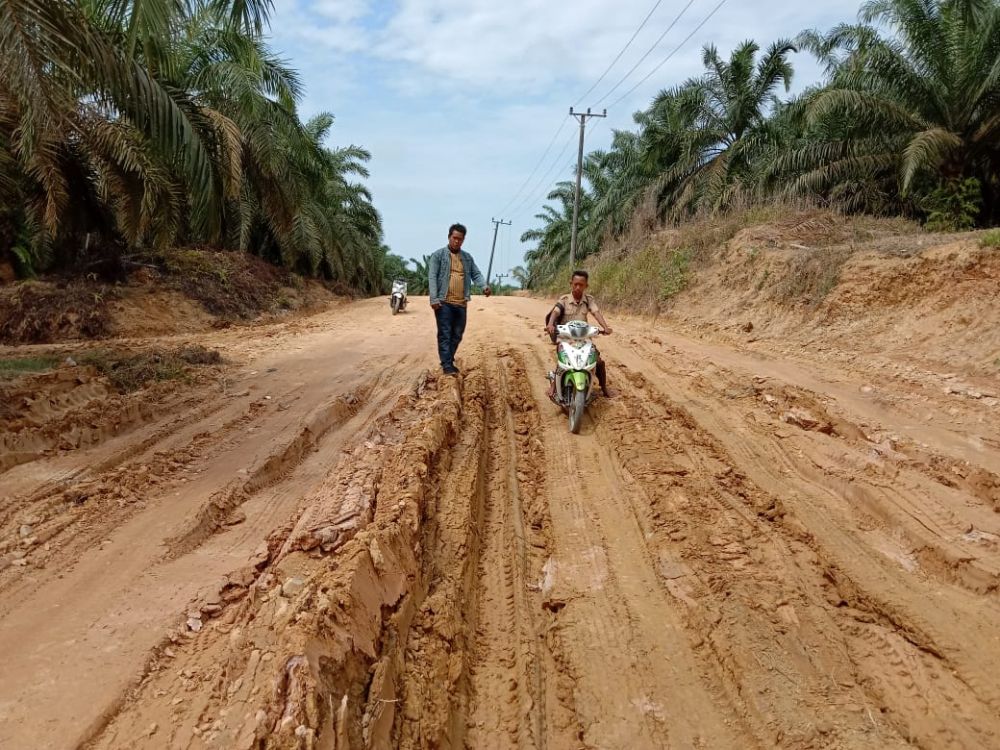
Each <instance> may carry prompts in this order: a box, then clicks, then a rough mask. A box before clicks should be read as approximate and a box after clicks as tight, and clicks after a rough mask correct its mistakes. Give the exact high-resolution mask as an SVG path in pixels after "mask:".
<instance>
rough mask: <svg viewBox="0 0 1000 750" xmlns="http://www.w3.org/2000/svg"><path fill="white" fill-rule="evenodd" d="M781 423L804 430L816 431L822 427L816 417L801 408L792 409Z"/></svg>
mask: <svg viewBox="0 0 1000 750" xmlns="http://www.w3.org/2000/svg"><path fill="white" fill-rule="evenodd" d="M781 421H782V422H786V423H787V424H793V425H795V426H796V427H801V428H802V429H803V430H815V429H817V428H818V427H819V426H820V422H819V420H818V419H816V417H814V416H813V415H812V414H810V413H809V412H808V411H806V410H805V409H800V408H799V407H795V408H794V409H790V410H789V411H786V412H785V413H784V414H782V415H781Z"/></svg>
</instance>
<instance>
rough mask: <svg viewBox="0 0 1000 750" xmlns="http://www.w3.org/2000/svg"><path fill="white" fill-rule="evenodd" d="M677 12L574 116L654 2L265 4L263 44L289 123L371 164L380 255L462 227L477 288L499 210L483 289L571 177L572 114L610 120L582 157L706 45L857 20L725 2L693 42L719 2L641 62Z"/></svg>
mask: <svg viewBox="0 0 1000 750" xmlns="http://www.w3.org/2000/svg"><path fill="white" fill-rule="evenodd" d="M687 2H688V0H661V2H660V3H659V5H658V7H656V10H655V11H654V12H653V14H652V15H651V17H650V19H649V21H648V23H647V24H646V26H645V27H644V28H643V29H642V31H640V32H639V34H638V35H637V36H636V38H635V41H634V42H633V43H632V45H631V46H630V47H629V49H628V50H627V51H626V52H625V54H624V55H623V56H622V58H621V59H620V60H619V61H618V63H617V64H616V65H615V66H614V67H613V68H612V70H611V71H610V72H609V73H608V74H607V77H606V78H605V79H604V80H603V81H601V83H600V85H598V86H597V87H596V89H595V90H594V92H593V93H592V94H591V95H589V96H587V97H586V98H585V99H583V100H581V97H582V95H583V94H584V92H586V91H587V90H588V89H589V88H590V87H591V85H592V84H593V83H594V82H595V81H597V79H598V78H599V76H600V75H601V74H602V72H604V70H605V69H606V68H607V67H608V65H609V63H611V61H612V60H613V59H614V58H615V56H616V55H617V54H618V52H619V51H620V50H621V48H622V47H623V45H625V43H626V42H627V41H628V40H629V38H630V37H631V36H632V34H633V33H634V32H635V30H636V28H637V27H638V26H639V24H640V23H641V21H642V20H643V19H644V18H645V17H646V15H647V14H648V13H649V12H650V10H651V9H652V8H653V7H654V5H656V1H655V0H615V1H614V2H610V1H609V0H575V1H574V2H572V3H556V2H551V1H550V2H544V1H543V0H504V2H500V1H499V0H490V1H489V2H487V1H485V0H396V1H395V2H386V1H384V0H382V1H379V0H275V3H274V5H275V7H274V12H273V14H272V20H271V43H272V45H273V46H274V47H275V49H276V50H277V51H278V52H280V53H281V54H282V55H283V56H284V57H285V58H286V59H287V60H288V61H289V62H290V63H291V65H292V66H293V67H294V68H296V69H297V70H298V71H299V73H300V74H301V76H302V79H303V82H304V84H305V88H306V94H305V97H304V100H303V101H302V104H301V112H302V115H303V116H304V117H308V116H311V115H313V114H316V113H317V112H321V111H329V112H332V113H333V114H334V115H335V117H336V122H335V125H334V128H333V133H332V136H331V145H347V144H350V143H354V144H357V145H361V146H364V147H365V148H367V149H368V150H370V151H371V152H372V161H371V164H370V168H371V172H372V175H371V179H370V180H369V181H368V184H369V186H370V187H371V189H372V191H373V193H374V197H375V204H376V206H377V207H378V209H379V210H380V211H381V213H382V216H383V220H384V224H385V231H386V241H387V243H388V244H389V246H390V247H391V248H392V250H393V252H395V253H398V254H399V255H402V256H403V257H405V258H410V257H420V256H421V255H423V254H425V253H429V252H430V251H431V250H433V249H436V248H438V247H441V246H442V245H444V244H445V235H446V233H447V228H448V225H449V224H451V223H452V222H455V221H461V222H462V223H464V224H466V225H467V226H468V227H469V234H468V237H467V238H466V245H465V246H466V249H467V250H469V251H470V252H472V253H473V255H474V256H475V257H476V260H477V262H478V263H479V265H480V267H481V269H482V271H483V273H485V272H486V265H487V261H488V259H489V252H490V243H491V240H492V232H493V225H492V224H491V223H490V219H491V218H492V217H497V218H500V217H501V215H500V213H499V212H500V211H501V210H502V211H503V212H504V213H503V218H505V219H508V220H511V221H513V226H511V227H509V228H508V227H503V228H502V229H501V232H500V237H499V239H498V241H497V257H496V259H495V260H494V274H496V273H498V272H505V271H507V270H509V269H510V268H511V267H512V266H515V265H517V264H519V263H521V260H522V254H523V251H524V249H526V248H524V247H522V246H521V243H520V242H519V240H518V238H519V236H520V234H521V232H523V231H524V230H525V229H528V228H530V227H532V226H534V225H535V224H536V223H537V222H536V221H534V220H533V215H534V214H535V213H536V212H537V211H538V209H539V208H540V207H541V205H542V204H543V203H544V199H545V195H546V193H547V192H548V191H549V189H550V188H551V186H552V184H553V183H554V182H555V181H556V180H558V179H569V178H571V177H572V174H573V168H574V164H575V161H576V138H577V132H578V131H577V127H576V125H575V123H574V121H573V120H570V119H569V118H568V110H569V107H570V105H574V104H577V102H579V104H580V105H581V106H582V107H587V106H595V109H596V108H599V107H600V108H602V107H608V118H607V120H593V121H591V124H589V125H588V133H587V150H591V149H595V148H604V147H607V146H608V145H609V143H610V138H611V129H612V128H618V129H625V128H629V127H631V125H632V113H633V112H634V111H636V110H639V109H642V108H644V107H645V106H646V105H647V104H648V103H649V101H650V99H651V98H652V97H653V96H654V95H655V94H656V93H657V92H658V91H659V90H660V89H663V88H667V87H669V86H672V85H674V84H677V83H680V82H681V81H683V80H685V79H686V78H689V77H691V76H694V75H698V74H699V73H700V71H701V67H702V66H701V48H702V47H703V46H704V45H705V44H708V43H714V44H715V45H716V46H717V47H718V48H719V50H720V52H722V53H723V54H724V55H728V52H729V51H730V50H731V49H732V48H733V47H734V46H735V45H736V44H738V43H739V42H740V41H742V40H744V39H755V40H756V41H758V42H759V43H760V45H761V46H762V47H766V46H767V45H768V44H770V43H771V42H772V41H774V40H776V39H778V38H782V37H793V36H794V35H795V34H797V33H798V32H799V31H801V30H802V29H806V28H820V29H827V28H829V27H830V26H832V25H833V24H835V23H838V22H840V21H849V20H853V19H854V18H855V15H856V13H857V8H858V4H857V3H856V2H853V1H849V2H843V1H842V0H841V1H840V2H838V1H837V0H813V1H812V2H799V1H797V0H757V1H756V2H748V0H727V1H726V2H725V4H724V5H723V6H722V7H721V8H720V9H719V10H718V11H717V12H716V13H715V15H713V16H712V17H711V18H709V20H708V21H707V22H705V23H704V25H703V26H702V27H701V28H700V29H699V30H697V31H695V29H696V27H698V26H699V24H702V23H703V22H704V20H705V18H706V17H707V16H708V15H709V14H710V13H711V12H712V10H713V9H714V8H715V7H716V5H717V4H718V0H692V2H691V3H690V6H689V7H688V8H687V9H686V10H685V11H684V13H683V14H682V15H681V16H680V18H679V20H677V22H676V24H675V25H674V26H673V28H672V29H671V30H670V31H669V32H668V33H666V35H665V36H663V38H662V40H661V41H660V42H659V43H658V44H656V46H655V47H654V43H656V40H657V39H658V38H659V37H660V36H661V35H662V34H663V33H664V31H665V30H666V29H667V28H668V26H670V24H671V22H673V21H674V20H675V18H676V17H677V16H678V14H679V13H680V12H681V11H682V9H684V7H685V5H687ZM693 31H695V33H694V35H693V36H692V37H691V38H690V40H689V41H688V42H687V43H686V44H684V45H683V46H679V45H681V42H682V41H683V40H684V39H685V37H687V36H688V35H689V34H691V33H692V32H693ZM651 48H652V51H651V52H650V53H649V55H648V57H647V58H646V59H645V60H644V61H643V62H641V63H640V64H639V66H638V67H637V68H636V70H635V72H634V73H633V74H632V75H631V76H630V77H629V78H627V79H626V81H625V82H624V83H623V84H622V85H621V86H620V87H619V88H618V89H617V90H615V91H614V92H613V94H611V95H610V96H607V97H606V98H605V95H606V93H607V91H608V90H609V89H611V88H612V86H614V85H615V84H616V83H617V82H618V81H619V80H621V79H622V78H623V77H624V76H625V75H626V73H628V71H629V70H630V69H631V68H632V67H633V66H634V65H635V64H636V63H637V62H638V61H639V60H640V58H642V57H643V55H644V54H646V52H647V50H650V49H651ZM671 53H673V56H672V57H671V58H670V59H669V60H668V61H667V62H666V63H665V64H662V66H661V67H660V68H659V70H658V71H657V72H656V73H655V74H653V75H652V76H651V77H650V78H649V79H648V80H647V81H646V82H645V83H642V84H641V85H639V86H638V87H637V88H636V89H635V91H634V92H633V93H631V94H629V95H628V96H627V97H625V98H624V99H623V100H622V101H621V102H620V103H618V104H616V105H615V106H611V105H612V104H613V103H614V102H615V101H616V100H617V99H618V98H619V97H620V96H621V95H623V94H625V93H627V92H628V91H629V90H630V89H632V87H633V86H635V85H636V84H637V83H639V81H640V80H641V79H642V78H644V77H645V76H646V75H647V74H648V73H650V71H651V70H652V69H653V68H654V67H655V66H657V65H658V64H661V63H662V61H663V60H664V59H665V58H667V56H668V55H670V54H671ZM793 62H794V64H795V66H796V80H795V81H794V86H793V91H794V90H799V89H801V88H802V87H804V86H805V85H807V84H809V83H812V82H814V81H815V80H817V78H818V75H819V73H818V69H817V66H816V65H815V63H814V62H813V61H812V59H811V58H810V57H809V56H808V55H807V54H804V53H803V54H799V55H794V56H793ZM602 98H603V101H599V100H602ZM560 126H562V129H561V131H560V130H559V128H560ZM557 132H558V133H559V134H558V137H557V138H556V139H555V141H554V142H553V136H554V135H555V134H556V133H557ZM549 143H553V145H552V148H551V150H550V151H549V153H548V155H547V156H546V158H545V160H544V161H543V162H542V163H541V166H540V168H539V169H538V170H537V172H536V173H535V175H534V176H533V177H532V179H531V180H530V181H528V184H527V186H526V188H525V189H524V190H522V191H521V192H520V194H518V190H519V188H521V187H522V185H524V183H525V181H526V178H528V177H529V175H530V173H531V172H532V170H533V169H534V168H535V166H536V164H537V163H538V162H539V158H540V157H541V156H542V154H543V152H544V151H545V149H546V147H547V146H548V145H549ZM514 198H516V200H513V201H512V199H514Z"/></svg>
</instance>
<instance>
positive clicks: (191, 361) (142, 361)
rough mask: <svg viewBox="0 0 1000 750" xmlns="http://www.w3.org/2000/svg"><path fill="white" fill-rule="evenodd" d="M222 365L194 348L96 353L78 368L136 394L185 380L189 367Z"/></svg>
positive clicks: (208, 353) (207, 351)
mask: <svg viewBox="0 0 1000 750" xmlns="http://www.w3.org/2000/svg"><path fill="white" fill-rule="evenodd" d="M221 363H222V355H220V354H219V352H217V351H215V350H214V349H206V348H205V347H203V346H197V345H195V346H188V347H183V348H181V349H175V350H169V351H168V350H163V351H160V350H152V351H143V352H138V353H130V352H121V351H116V350H112V349H97V350H94V351H90V352H88V353H86V354H84V355H83V356H82V357H81V358H80V364H82V365H90V366H91V367H94V368H95V369H96V370H97V371H98V372H100V373H101V374H102V375H104V376H106V377H107V378H108V380H109V381H110V382H111V384H112V385H113V386H114V387H115V388H116V389H118V390H119V391H120V392H122V393H130V392H132V391H136V390H139V389H140V388H142V387H144V386H146V385H147V384H149V383H154V382H162V381H166V380H188V379H189V378H190V375H189V370H190V367H191V366H203V365H217V364H221Z"/></svg>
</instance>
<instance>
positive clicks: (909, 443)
mask: <svg viewBox="0 0 1000 750" xmlns="http://www.w3.org/2000/svg"><path fill="white" fill-rule="evenodd" d="M636 350H637V351H642V352H645V353H646V355H647V356H648V360H647V361H649V362H652V363H654V364H655V366H656V368H657V369H658V370H659V371H660V372H661V373H663V374H665V375H667V376H668V377H669V378H670V379H671V380H672V381H673V382H674V384H675V385H679V386H680V390H681V392H682V393H685V394H686V397H687V398H689V399H697V400H698V401H699V402H700V403H701V404H702V407H703V408H706V409H708V408H712V407H710V406H707V404H709V403H712V402H715V403H716V404H720V403H724V404H726V407H720V408H724V409H725V412H729V413H735V414H736V415H739V416H740V417H741V425H740V426H741V428H742V429H743V430H744V432H746V433H747V434H750V435H753V438H752V439H753V440H755V441H758V442H759V443H760V444H762V445H766V444H768V443H773V442H774V441H775V439H776V438H777V439H778V440H779V441H780V443H781V444H783V445H787V446H788V447H787V448H785V447H783V448H782V449H781V451H782V452H783V453H784V454H786V455H788V456H789V460H788V461H787V463H788V469H787V470H788V471H789V472H791V473H793V474H799V475H810V482H812V483H814V484H822V485H824V486H825V487H826V488H836V491H837V492H838V493H839V494H840V495H842V496H843V498H842V499H846V500H847V501H848V505H847V506H846V507H845V509H846V510H848V514H847V515H848V517H849V518H850V519H851V520H852V522H853V523H854V524H855V525H857V526H858V528H859V530H860V531H861V532H862V533H863V534H865V535H868V536H871V537H872V540H873V544H874V545H875V546H877V547H878V548H879V549H881V551H882V553H883V554H884V555H886V556H887V557H889V558H890V559H893V560H894V561H896V562H897V563H898V564H900V565H902V566H903V567H904V568H906V569H908V570H910V571H911V572H912V571H913V570H914V569H915V568H916V567H917V566H919V567H920V568H921V573H922V574H926V575H930V576H934V577H935V578H937V579H938V580H940V581H942V582H944V583H948V584H955V585H959V586H962V587H963V588H966V589H968V590H969V591H972V592H974V593H978V594H989V595H992V594H995V592H996V591H997V590H998V587H1000V520H998V516H997V515H996V513H995V509H996V507H997V503H998V502H1000V496H998V494H997V493H998V492H1000V477H998V476H997V475H996V474H994V473H993V472H991V471H989V470H988V469H986V468H984V467H981V466H976V465H974V464H971V463H969V462H967V461H959V460H957V459H954V458H951V457H949V456H946V455H942V454H940V453H936V452H935V451H933V450H932V449H931V448H929V447H928V446H921V445H917V444H916V443H915V442H914V441H913V440H910V439H904V438H900V437H899V436H898V435H895V434H894V433H891V432H888V431H886V430H885V429H882V428H880V427H878V426H876V425H865V424H855V422H854V421H852V419H851V418H850V416H842V415H838V414H837V413H836V411H835V410H834V409H833V408H830V407H828V406H827V405H826V404H825V403H824V402H823V400H822V399H821V398H820V397H819V396H818V395H817V394H814V393H811V392H808V391H806V390H804V389H802V388H797V387H794V386H790V385H786V384H782V383H776V382H773V381H771V380H769V379H766V378H760V377H755V378H753V379H752V380H748V379H747V378H742V379H741V378H739V377H738V376H736V375H735V374H733V373H731V372H728V371H726V370H719V369H718V368H715V370H714V373H713V376H712V377H710V378H708V377H703V376H695V377H693V378H691V379H690V381H684V380H679V379H678V373H677V372H674V371H672V370H671V369H670V368H668V367H665V366H664V364H663V362H662V358H657V357H656V356H655V355H654V354H653V353H651V352H649V351H648V349H646V348H644V347H641V346H637V347H636ZM747 402H749V404H750V405H749V406H745V405H744V404H745V403H747ZM719 413H721V412H719ZM792 454H794V458H793V457H792Z"/></svg>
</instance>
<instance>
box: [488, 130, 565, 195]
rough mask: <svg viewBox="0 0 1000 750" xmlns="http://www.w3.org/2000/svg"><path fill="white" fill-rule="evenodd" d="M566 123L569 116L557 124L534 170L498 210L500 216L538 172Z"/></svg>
mask: <svg viewBox="0 0 1000 750" xmlns="http://www.w3.org/2000/svg"><path fill="white" fill-rule="evenodd" d="M567 122H569V115H566V117H564V118H563V120H562V121H561V122H560V123H559V129H558V130H556V134H555V135H554V136H552V140H550V141H549V145H548V146H546V147H545V151H543V152H542V155H541V156H540V157H539V159H538V161H537V162H535V167H534V169H532V170H531V173H530V174H529V175H528V177H527V178H526V179H525V181H524V182H523V183H522V185H521V187H519V188H518V189H517V192H516V193H514V197H513V198H511V199H510V200H509V201H507V205H505V206H504V207H503V208H502V209H501V210H500V214H501V215H502V214H504V213H506V212H507V209H508V208H510V206H511V205H512V204H513V203H514V201H516V200H517V199H518V197H519V196H520V195H521V193H522V192H523V191H524V188H525V187H526V186H527V184H528V183H529V182H530V181H531V178H532V177H534V176H535V172H537V171H538V168H539V167H540V166H541V165H542V162H543V161H545V157H546V156H548V155H549V151H551V150H552V144H553V143H555V142H556V138H558V137H559V134H560V133H562V131H563V128H565V127H566V123H567Z"/></svg>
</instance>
